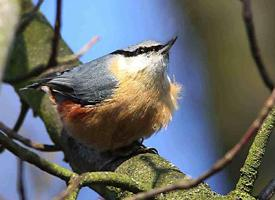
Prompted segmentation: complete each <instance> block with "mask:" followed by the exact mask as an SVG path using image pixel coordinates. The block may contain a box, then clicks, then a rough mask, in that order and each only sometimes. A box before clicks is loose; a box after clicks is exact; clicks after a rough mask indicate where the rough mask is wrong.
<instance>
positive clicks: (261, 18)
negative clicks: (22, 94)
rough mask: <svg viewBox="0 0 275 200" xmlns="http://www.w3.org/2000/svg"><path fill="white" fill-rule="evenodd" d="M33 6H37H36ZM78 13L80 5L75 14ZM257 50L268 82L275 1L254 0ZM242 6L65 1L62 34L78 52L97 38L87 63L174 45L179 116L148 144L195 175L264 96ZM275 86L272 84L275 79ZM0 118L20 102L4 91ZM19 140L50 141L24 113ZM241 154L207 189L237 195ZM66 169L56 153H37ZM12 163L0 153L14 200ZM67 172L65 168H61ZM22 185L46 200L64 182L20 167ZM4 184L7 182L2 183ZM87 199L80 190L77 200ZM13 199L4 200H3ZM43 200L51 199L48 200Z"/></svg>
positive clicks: (270, 161)
mask: <svg viewBox="0 0 275 200" xmlns="http://www.w3.org/2000/svg"><path fill="white" fill-rule="evenodd" d="M34 2H37V1H34ZM54 4H55V1H47V0H45V2H44V4H43V5H42V8H41V9H42V12H43V13H44V14H45V15H46V17H47V19H48V20H49V21H50V23H51V24H53V20H54V16H55V12H54V11H55V9H54V8H55V7H54ZM78 6H79V7H78ZM252 8H253V14H254V22H255V28H256V33H257V39H258V43H259V47H260V49H261V52H262V56H263V59H264V62H265V63H266V66H267V67H268V72H269V73H270V74H271V77H275V67H274V65H275V55H274V54H275V37H274V35H275V23H274V19H275V1H273V0H261V1H257V0H252ZM241 13H242V11H241V3H240V1H239V0H230V1H229V0H173V1H168V0H151V1H147V0H140V1H129V0H117V1H107V0H104V1H103V0H98V1H93V3H91V1H88V0H86V1H79V2H76V1H72V0H71V1H70V0H67V1H64V6H63V25H62V36H63V37H64V39H65V41H66V42H67V43H68V44H69V46H70V47H71V48H72V49H73V50H74V52H76V51H77V50H78V49H79V48H80V47H81V46H82V45H83V44H85V43H86V42H87V41H88V40H89V39H90V37H91V36H93V35H100V36H101V37H102V40H101V41H100V42H99V43H98V44H96V45H95V46H94V47H93V48H92V50H91V52H89V53H87V54H86V55H85V56H84V57H83V58H82V61H83V62H87V61H89V60H91V59H94V58H96V57H99V56H102V55H104V54H106V53H109V52H111V51H113V50H115V49H118V48H123V47H125V46H128V45H129V44H134V43H137V42H140V41H142V40H148V39H156V40H160V41H167V40H168V39H169V38H171V37H172V36H174V35H178V36H179V39H178V41H177V43H176V44H175V47H174V48H173V49H172V53H171V55H170V57H171V60H170V65H171V69H170V70H171V73H172V74H175V75H176V79H177V81H179V82H180V83H181V84H183V95H182V99H181V102H180V109H179V111H178V112H177V113H176V114H175V116H174V120H173V122H172V123H171V125H170V126H169V127H168V128H167V130H166V131H165V130H164V131H162V132H165V133H163V134H162V133H160V134H157V135H155V136H154V137H152V138H151V139H149V140H146V144H147V145H149V146H153V147H156V148H157V149H158V150H159V152H160V155H162V156H164V157H165V158H167V159H168V160H170V161H172V162H173V163H174V164H175V165H176V166H178V167H179V168H180V169H181V170H182V171H183V172H186V173H188V174H189V175H191V176H193V177H196V176H198V175H199V174H201V173H202V172H203V171H204V170H206V169H208V168H209V167H210V166H211V164H212V163H213V162H214V161H215V160H216V159H217V158H218V157H219V156H222V155H223V154H224V153H225V152H226V151H227V150H228V149H229V148H231V147H232V146H233V145H234V144H235V143H236V142H237V141H238V140H239V138H240V137H241V135H242V134H243V133H244V132H245V131H246V129H247V128H248V126H249V125H250V123H251V122H252V121H253V120H254V118H255V117H256V114H257V113H258V111H259V109H260V107H261V106H262V104H263V102H264V100H265V99H266V97H267V96H268V94H269V91H268V90H267V89H266V88H265V86H264V84H263V82H262V80H261V79H260V76H259V73H258V71H257V68H256V65H255V63H254V61H253V59H252V57H251V54H250V49H249V45H248V40H247V35H246V32H245V27H244V23H243V19H242V14H241ZM273 80H274V81H275V78H274V79H273ZM0 102H1V104H0V110H1V112H0V120H1V121H4V122H5V123H7V124H8V125H9V126H10V127H12V125H13V123H14V121H15V120H16V117H17V113H18V112H19V105H20V104H19V101H18V98H17V96H16V95H15V93H14V92H13V90H12V89H11V87H9V86H7V85H4V86H3V87H2V90H1V97H0ZM21 133H22V134H23V135H25V136H27V137H30V138H33V139H34V140H39V141H43V143H50V140H49V138H48V137H46V136H45V135H46V134H45V129H44V126H43V123H42V122H41V120H39V119H37V118H33V117H32V113H31V112H29V113H28V117H27V120H26V123H25V125H24V126H23V127H22V130H21ZM247 150H248V147H247V148H246V149H245V150H244V151H242V152H241V154H240V155H238V156H237V158H236V159H235V160H234V161H233V162H232V163H231V164H230V166H229V167H227V168H226V170H225V171H224V172H223V173H219V174H218V175H216V176H214V178H211V179H210V180H209V181H208V183H209V184H210V186H211V187H212V188H213V189H214V190H215V191H217V192H220V193H227V192H228V191H230V190H231V189H232V187H234V183H236V180H237V178H238V177H239V170H240V167H241V166H242V164H243V162H244V159H245V157H246V154H247ZM274 151H275V136H274V134H273V136H272V137H271V142H270V144H269V146H268V149H267V152H266V156H265V160H264V162H263V165H262V168H261V171H260V175H259V178H258V181H257V187H256V190H257V191H259V190H260V189H262V188H263V186H264V185H265V184H266V183H267V182H268V181H269V180H270V179H271V178H274V177H275V170H274V169H275V155H274ZM40 155H43V156H45V157H47V158H48V159H50V160H52V161H55V162H58V163H59V164H61V165H63V166H67V164H66V163H64V162H62V158H63V156H62V154H61V153H57V154H47V153H41V154H40ZM15 161H16V160H15V157H13V156H11V154H10V153H8V152H7V151H5V152H4V153H2V154H1V155H0V163H4V164H3V165H1V170H0V179H1V182H5V184H0V195H1V196H3V197H6V198H7V199H10V198H12V199H15V198H17V193H16V189H15V188H16V184H15V177H16V162H15ZM67 167H68V166H67ZM26 171H27V173H26V175H25V179H26V187H27V191H28V197H31V198H30V199H50V198H51V197H53V196H55V195H56V194H58V193H59V191H61V190H62V189H63V188H64V187H65V185H64V183H63V182H61V181H59V180H57V179H55V178H52V177H51V176H49V175H48V174H46V173H44V172H41V171H40V170H38V169H36V168H34V167H32V166H29V165H27V167H26ZM7 176H8V178H7ZM93 195H94V196H91V192H90V190H81V193H80V197H79V199H87V197H88V196H89V198H92V197H94V199H95V198H97V195H96V194H93ZM8 197H10V198H8ZM49 197H50V198H49Z"/></svg>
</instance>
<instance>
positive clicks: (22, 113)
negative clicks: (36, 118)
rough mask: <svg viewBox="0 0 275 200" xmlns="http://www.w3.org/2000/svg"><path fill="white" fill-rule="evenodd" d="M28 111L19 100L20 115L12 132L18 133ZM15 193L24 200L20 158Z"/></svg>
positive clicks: (22, 168)
mask: <svg viewBox="0 0 275 200" xmlns="http://www.w3.org/2000/svg"><path fill="white" fill-rule="evenodd" d="M28 110H29V106H28V104H26V103H25V102H24V101H22V100H21V109H20V113H19V116H18V118H17V120H16V123H15V125H14V127H13V129H12V130H13V131H15V132H18V131H19V129H20V128H21V126H22V124H23V123H24V120H25V118H26V115H27V113H28ZM17 191H18V193H19V197H20V199H21V200H25V199H26V192H25V184H24V163H23V161H22V160H21V159H20V158H18V159H17Z"/></svg>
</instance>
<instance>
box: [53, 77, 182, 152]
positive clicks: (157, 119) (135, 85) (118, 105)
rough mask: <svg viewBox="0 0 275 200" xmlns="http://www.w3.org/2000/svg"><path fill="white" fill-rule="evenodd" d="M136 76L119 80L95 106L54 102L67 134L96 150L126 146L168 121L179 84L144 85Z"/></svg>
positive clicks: (174, 105) (174, 106) (147, 135)
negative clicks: (158, 87) (148, 86)
mask: <svg viewBox="0 0 275 200" xmlns="http://www.w3.org/2000/svg"><path fill="white" fill-rule="evenodd" d="M139 78H142V75H141V77H135V78H131V77H128V78H125V79H124V80H120V86H119V87H118V88H117V89H116V91H115V93H114V95H113V97H112V99H109V100H106V101H104V102H102V103H100V104H98V105H96V106H81V105H79V104H75V103H73V102H71V101H64V102H62V103H61V104H59V105H58V111H59V113H60V116H61V119H62V121H63V123H64V125H65V128H66V129H67V131H68V133H69V134H71V135H72V136H73V137H75V138H77V139H79V140H80V141H81V142H82V143H84V144H87V145H91V146H92V147H94V148H95V149H98V150H99V151H106V150H114V149H117V148H120V147H123V146H127V145H129V144H131V143H132V142H134V141H135V140H138V139H139V138H142V137H149V136H150V135H152V134H153V133H154V132H156V131H158V130H159V129H160V128H162V127H163V126H166V125H167V124H168V122H169V121H170V120H171V117H172V113H173V112H174V110H175V109H176V107H177V98H178V94H179V92H180V87H179V86H178V85H177V84H174V83H170V84H169V85H168V86H167V88H165V90H163V89H162V90H160V89H157V88H155V87H151V89H148V88H144V86H143V85H141V84H140V83H141V82H140V80H139Z"/></svg>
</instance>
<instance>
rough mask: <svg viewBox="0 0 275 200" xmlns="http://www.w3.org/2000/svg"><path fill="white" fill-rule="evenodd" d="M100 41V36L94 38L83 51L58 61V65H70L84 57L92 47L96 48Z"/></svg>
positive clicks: (82, 48)
mask: <svg viewBox="0 0 275 200" xmlns="http://www.w3.org/2000/svg"><path fill="white" fill-rule="evenodd" d="M98 40H99V36H94V37H92V38H91V39H90V40H89V41H88V42H87V43H86V44H85V45H84V46H83V47H81V49H80V50H79V51H78V52H77V53H76V54H73V55H69V56H66V57H64V58H61V59H59V60H58V63H62V64H63V65H65V64H70V63H72V62H74V61H77V60H78V59H79V58H80V57H81V56H83V55H84V54H85V53H86V52H87V51H88V50H89V49H90V48H91V47H92V46H94V44H95V43H97V42H98Z"/></svg>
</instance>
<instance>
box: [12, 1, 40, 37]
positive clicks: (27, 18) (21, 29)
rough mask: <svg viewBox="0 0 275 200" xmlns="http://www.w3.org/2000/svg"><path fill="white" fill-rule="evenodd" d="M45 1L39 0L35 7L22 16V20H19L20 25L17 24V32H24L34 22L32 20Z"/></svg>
mask: <svg viewBox="0 0 275 200" xmlns="http://www.w3.org/2000/svg"><path fill="white" fill-rule="evenodd" d="M43 2H44V0H39V1H38V2H37V4H36V6H34V7H33V9H32V10H31V11H30V12H29V13H27V14H25V15H23V16H22V19H21V21H20V22H19V25H18V26H17V30H16V34H19V33H22V32H24V30H25V29H26V27H27V26H28V25H29V24H30V23H31V22H32V20H33V19H34V17H35V15H36V14H37V12H38V11H39V9H40V7H41V5H42V3H43Z"/></svg>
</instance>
